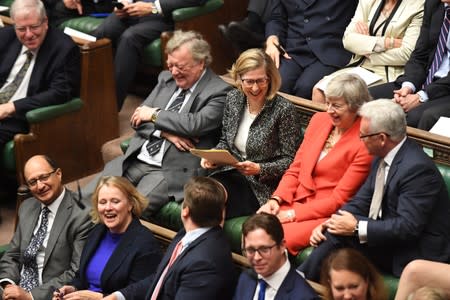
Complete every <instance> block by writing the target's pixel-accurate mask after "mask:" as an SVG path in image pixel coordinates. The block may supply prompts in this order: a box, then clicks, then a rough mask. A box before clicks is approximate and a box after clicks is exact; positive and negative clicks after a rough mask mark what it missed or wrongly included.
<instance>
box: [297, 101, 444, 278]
mask: <svg viewBox="0 0 450 300" xmlns="http://www.w3.org/2000/svg"><path fill="white" fill-rule="evenodd" d="M360 115H361V116H362V120H361V126H360V127H361V129H360V131H361V139H363V141H364V143H365V145H366V147H367V149H368V150H369V153H370V154H372V155H375V156H377V157H378V158H376V159H374V161H373V164H372V169H371V172H370V173H369V176H368V178H367V180H366V181H365V183H364V184H363V185H362V187H361V188H360V190H359V191H358V192H357V193H356V195H355V196H354V197H353V199H351V200H350V201H349V202H348V203H347V204H346V205H344V206H343V207H342V209H341V210H339V211H338V212H336V213H335V214H334V215H332V217H331V218H330V219H329V220H327V221H326V222H324V223H323V224H321V225H319V226H318V227H317V228H316V229H314V230H313V233H312V235H311V239H310V242H311V245H313V246H316V247H317V248H316V249H314V251H313V252H312V253H311V255H310V256H309V258H308V259H307V260H306V261H305V262H304V263H303V264H302V265H301V266H300V267H299V270H300V271H303V272H304V273H305V275H306V278H308V279H311V280H318V279H319V278H318V277H319V270H320V265H321V263H322V261H323V259H324V258H325V257H326V256H327V255H328V254H329V253H330V252H331V251H332V250H333V249H337V248H340V247H354V248H356V249H358V250H360V251H362V252H363V253H364V254H365V255H367V256H368V257H369V258H370V259H371V260H372V262H374V263H375V264H376V265H377V266H378V267H379V269H381V270H383V271H385V272H389V273H392V274H394V275H395V276H400V274H401V272H402V270H403V268H404V267H405V266H406V264H407V263H408V262H410V261H412V260H414V259H428V260H433V261H442V262H447V261H449V259H450V233H449V231H448V228H449V225H450V220H449V219H448V216H449V213H450V204H449V203H450V202H449V199H448V194H447V190H446V187H445V183H444V180H443V178H442V176H441V174H440V173H439V170H438V169H437V168H436V166H435V164H434V163H433V161H432V160H431V159H430V158H429V157H428V156H427V155H426V154H425V152H424V151H423V149H422V148H421V147H419V146H418V145H417V144H416V143H415V142H414V141H413V140H411V139H409V138H407V137H406V120H405V114H404V112H403V110H402V109H401V107H400V106H399V105H397V104H395V103H394V102H392V101H390V100H378V101H372V102H368V103H366V104H364V105H363V106H362V108H361V110H360Z"/></svg>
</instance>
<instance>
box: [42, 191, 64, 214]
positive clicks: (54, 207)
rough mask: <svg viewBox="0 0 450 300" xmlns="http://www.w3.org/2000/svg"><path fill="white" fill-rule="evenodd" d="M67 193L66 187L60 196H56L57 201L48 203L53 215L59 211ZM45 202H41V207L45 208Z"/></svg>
mask: <svg viewBox="0 0 450 300" xmlns="http://www.w3.org/2000/svg"><path fill="white" fill-rule="evenodd" d="M65 195H66V189H65V188H63V191H62V192H61V194H60V195H59V196H58V198H56V200H55V201H53V202H52V204H50V205H48V206H47V208H48V209H49V210H50V212H51V213H52V214H53V215H56V212H57V211H58V208H59V205H60V204H61V202H62V199H63V198H64V196H65ZM44 206H45V205H44V204H42V203H41V209H42V208H44Z"/></svg>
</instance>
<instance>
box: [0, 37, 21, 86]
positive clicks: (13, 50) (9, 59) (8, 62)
mask: <svg viewBox="0 0 450 300" xmlns="http://www.w3.org/2000/svg"><path fill="white" fill-rule="evenodd" d="M3 30H4V29H3ZM21 49H22V44H21V43H20V42H19V41H18V40H17V39H15V40H14V41H13V43H12V45H11V47H10V48H9V49H8V51H6V53H2V54H3V55H5V58H4V61H3V62H2V63H1V66H2V68H1V70H0V74H4V78H5V82H6V80H7V78H8V75H9V73H10V72H11V69H12V67H13V66H14V63H15V62H16V59H17V56H18V55H19V53H20V50H21ZM0 87H1V86H0Z"/></svg>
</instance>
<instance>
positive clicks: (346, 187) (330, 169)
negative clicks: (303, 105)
mask: <svg viewBox="0 0 450 300" xmlns="http://www.w3.org/2000/svg"><path fill="white" fill-rule="evenodd" d="M325 96H326V108H327V110H326V112H319V113H316V114H315V115H314V116H313V117H312V118H311V121H310V123H309V125H308V128H307V129H306V132H305V136H304V139H303V142H302V144H301V145H300V148H299V149H298V151H297V153H296V155H295V158H294V161H293V162H292V164H291V165H290V167H289V169H288V170H287V171H286V172H285V174H284V175H283V177H282V179H281V181H280V183H279V184H278V187H277V189H276V190H275V192H274V193H273V195H272V197H271V198H270V199H269V200H268V201H267V203H266V204H265V205H264V206H262V207H261V208H260V210H259V212H260V211H264V212H267V213H272V214H276V215H277V216H278V217H279V219H280V220H281V222H282V223H283V229H284V233H285V239H286V243H287V247H288V250H289V252H290V253H291V254H293V255H296V254H297V253H298V251H299V250H300V249H302V248H305V247H306V246H308V245H309V237H310V235H311V231H312V230H313V229H314V228H315V227H316V226H317V225H318V224H320V223H322V222H323V221H325V220H326V219H327V218H328V217H330V216H331V214H333V213H334V212H335V211H337V210H338V209H339V208H340V207H341V206H342V205H343V204H344V203H345V202H347V201H348V200H349V199H350V198H351V197H352V196H353V194H354V193H355V192H356V191H357V190H358V189H359V187H360V186H361V184H362V183H363V182H364V180H365V179H366V177H367V174H368V173H369V169H370V163H371V161H372V157H371V156H370V155H369V153H368V152H367V149H366V148H365V146H364V143H363V142H362V141H361V140H360V139H359V124H360V120H361V118H360V117H359V116H358V110H359V107H361V105H362V104H363V103H365V102H367V101H369V100H370V95H369V92H368V90H367V85H366V84H365V83H364V81H363V80H362V79H361V78H360V77H359V76H357V75H353V74H342V75H339V76H336V77H335V78H333V79H332V80H331V81H330V83H329V84H328V86H327V88H326V91H325Z"/></svg>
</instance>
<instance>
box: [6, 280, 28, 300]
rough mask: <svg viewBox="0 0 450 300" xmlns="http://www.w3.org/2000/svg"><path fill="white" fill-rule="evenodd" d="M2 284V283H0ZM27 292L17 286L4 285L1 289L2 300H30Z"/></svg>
mask: <svg viewBox="0 0 450 300" xmlns="http://www.w3.org/2000/svg"><path fill="white" fill-rule="evenodd" d="M2 284H3V283H2ZM32 299H33V298H32V296H31V294H30V293H29V292H27V291H25V290H24V289H23V288H21V287H20V286H18V285H15V284H6V286H5V287H4V288H3V300H32Z"/></svg>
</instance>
